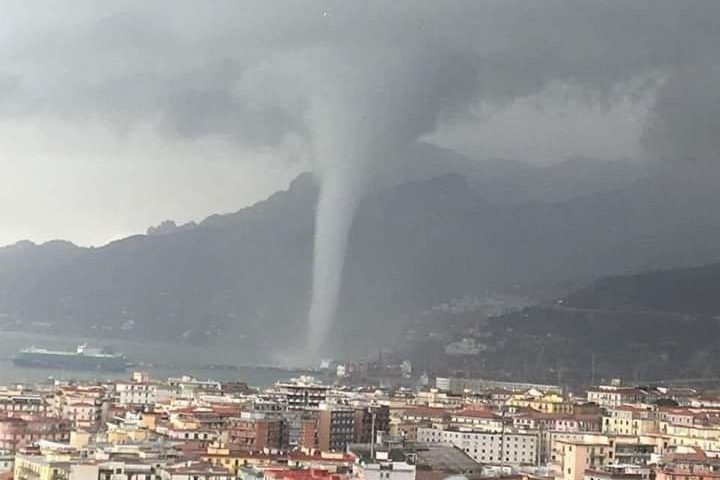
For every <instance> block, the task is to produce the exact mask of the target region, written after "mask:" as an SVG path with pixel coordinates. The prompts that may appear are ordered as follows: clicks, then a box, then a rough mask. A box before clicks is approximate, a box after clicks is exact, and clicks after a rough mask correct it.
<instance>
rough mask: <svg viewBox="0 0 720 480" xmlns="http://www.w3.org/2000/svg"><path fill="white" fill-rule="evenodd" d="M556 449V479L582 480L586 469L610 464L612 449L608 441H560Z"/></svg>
mask: <svg viewBox="0 0 720 480" xmlns="http://www.w3.org/2000/svg"><path fill="white" fill-rule="evenodd" d="M558 447H559V448H558V452H559V458H557V459H556V473H557V474H558V475H557V476H556V478H558V479H562V480H583V479H584V478H585V470H586V469H596V468H599V467H602V466H603V465H607V464H608V463H612V447H611V446H610V443H609V442H608V441H585V440H561V441H560V442H559V444H558Z"/></svg>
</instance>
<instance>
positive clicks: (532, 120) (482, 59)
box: [0, 0, 720, 244]
mask: <svg viewBox="0 0 720 480" xmlns="http://www.w3.org/2000/svg"><path fill="white" fill-rule="evenodd" d="M679 5H680V2H677V1H675V0H638V1H634V2H624V1H621V0H617V1H604V0H598V1H594V2H577V1H571V0H568V1H561V0H547V1H544V2H535V1H529V0H528V1H513V0H503V1H499V0H497V1H490V0H487V1H477V0H472V1H462V0H457V1H455V0H448V1H447V2H438V1H435V0H434V1H430V0H427V1H425V0H413V1H410V0H408V1H404V0H398V1H394V2H386V1H380V0H377V1H372V0H371V1H368V2H356V1H351V0H347V1H341V0H338V1H332V0H325V1H317V0H304V1H301V0H296V1H287V2H268V1H266V0H264V1H259V0H258V1H250V0H248V1H243V2H237V1H229V0H228V1H224V0H217V1H213V2H202V3H198V2H193V1H189V0H188V1H185V0H148V1H135V2H111V1H104V0H68V1H66V2H56V1H54V0H33V1H27V0H7V1H5V2H2V5H0V166H1V167H2V170H1V175H0V226H1V227H2V228H0V244H8V243H12V242H14V241H17V240H19V239H23V238H30V239H32V240H35V241H44V240H48V239H53V238H64V239H69V240H72V241H74V242H77V243H80V244H102V243H104V242H106V241H108V240H111V239H114V238H118V237H120V236H123V235H127V234H132V233H138V232H143V231H144V230H145V228H146V227H147V226H149V225H151V224H156V223H158V222H160V221H162V220H164V219H168V218H172V219H175V220H177V221H179V222H183V221H188V220H200V219H202V218H203V217H204V216H206V215H209V214H212V213H222V212H228V211H234V210H236V209H238V208H240V207H242V206H244V205H247V204H250V203H253V202H254V201H256V200H258V199H261V198H263V197H265V196H266V195H268V194H269V193H271V192H273V191H275V190H277V189H279V188H283V187H285V186H286V185H287V182H288V181H289V180H290V179H291V178H292V177H293V176H294V175H296V174H297V172H299V171H301V170H305V169H308V168H312V167H313V162H312V157H313V156H312V153H311V144H312V137H311V136H310V135H309V134H308V127H307V123H306V119H307V109H308V100H307V99H308V98H312V97H313V95H315V93H316V89H317V87H318V85H322V84H323V82H324V81H325V79H326V75H327V72H328V71H331V70H332V67H333V66H332V65H330V66H329V65H327V63H323V62H320V63H317V62H315V59H316V56H315V55H314V52H316V51H318V50H323V49H329V50H331V51H332V52H333V53H334V54H335V56H332V55H331V56H329V57H323V58H340V57H342V56H343V55H344V54H347V56H348V57H349V58H352V59H353V61H354V62H355V61H357V65H360V67H359V68H361V69H362V71H363V73H364V74H366V75H367V77H368V78H381V75H382V66H383V61H386V60H387V59H386V58H385V57H382V58H381V57H380V55H381V54H378V53H376V52H384V51H385V50H386V49H390V47H392V51H393V52H394V53H393V55H395V56H394V57H392V58H393V59H398V58H399V59H402V58H404V56H405V55H406V54H407V55H412V56H414V57H413V58H416V59H419V60H418V65H423V66H424V65H428V64H429V65H430V66H431V67H433V68H436V69H441V70H442V71H443V73H446V75H440V76H438V77H437V79H438V82H439V84H434V85H433V90H432V91H433V92H434V94H437V95H438V96H439V97H442V98H441V101H439V102H438V105H432V106H428V107H427V109H426V110H423V108H420V107H419V108H416V109H413V110H412V111H411V113H410V115H411V116H412V117H413V118H411V119H410V120H412V121H413V122H415V123H417V124H418V127H417V131H418V132H427V131H433V130H436V132H435V133H434V134H431V135H430V136H429V138H430V139H431V140H432V141H434V142H436V143H438V144H441V145H445V146H450V147H452V148H456V149H457V150H458V151H460V152H462V153H465V154H468V155H470V156H473V157H475V158H484V157H488V156H501V157H512V158H517V159H521V160H525V161H528V162H534V163H541V164H547V163H550V162H552V161H557V160H560V159H562V158H564V157H568V156H574V155H578V154H579V155H583V156H591V157H601V158H609V159H614V158H621V157H641V156H648V155H649V156H651V157H653V158H664V157H667V158H668V159H670V160H672V159H673V158H678V157H684V156H702V157H704V158H710V159H714V158H717V157H718V153H719V152H720V148H719V147H718V139H717V138H718V135H717V134H716V132H717V130H718V128H720V122H719V121H718V119H720V113H719V112H720V106H719V104H718V98H719V95H718V92H719V91H720V90H719V89H720V87H719V85H720V82H718V79H719V78H720V75H718V67H719V66H720V62H719V61H718V59H719V56H720V53H719V52H718V50H720V49H718V48H717V45H720V33H719V32H720V2H717V1H716V0H706V1H692V0H690V1H687V2H682V7H680V6H679ZM448 52H449V53H451V54H452V55H455V54H457V55H456V56H448V55H447V53H448ZM447 58H450V59H451V60H450V61H447V60H445V61H447V62H448V63H447V64H443V63H440V62H441V61H442V60H444V59H447ZM461 64H462V65H461ZM375 65H376V66H377V67H375ZM458 66H462V67H465V66H467V67H468V68H455V67H458ZM438 85H439V86H438ZM420 86H422V87H424V86H423V85H420ZM446 94H447V95H446ZM456 94H457V95H456ZM446 96H447V97H448V98H450V97H453V98H451V100H452V101H450V100H448V101H445V97H446ZM454 98H457V101H454V100H453V99H454ZM458 103H460V104H458ZM431 109H432V110H431ZM423 117H427V119H428V120H427V121H426V120H423ZM421 120H422V121H421Z"/></svg>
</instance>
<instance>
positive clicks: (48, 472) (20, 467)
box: [13, 455, 70, 480]
mask: <svg viewBox="0 0 720 480" xmlns="http://www.w3.org/2000/svg"><path fill="white" fill-rule="evenodd" d="M69 476H70V462H69V461H68V459H66V458H63V459H53V458H51V457H46V456H43V455H16V456H15V468H14V470H13V478H14V479H16V480H67V479H68V478H69Z"/></svg>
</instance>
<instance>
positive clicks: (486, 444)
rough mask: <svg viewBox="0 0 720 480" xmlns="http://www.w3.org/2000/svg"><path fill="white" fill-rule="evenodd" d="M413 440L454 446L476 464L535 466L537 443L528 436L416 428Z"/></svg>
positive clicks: (530, 435) (528, 434) (532, 435)
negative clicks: (415, 436)
mask: <svg viewBox="0 0 720 480" xmlns="http://www.w3.org/2000/svg"><path fill="white" fill-rule="evenodd" d="M417 441H418V443H436V444H442V445H451V446H454V447H457V448H459V449H461V450H462V451H463V452H465V453H466V454H467V455H468V456H470V457H471V458H472V459H473V460H475V461H476V462H478V463H490V464H507V465H536V464H537V461H538V444H539V442H538V438H537V435H535V434H531V433H516V432H505V433H502V432H478V431H469V430H461V429H452V430H450V429H448V430H441V429H436V428H427V427H420V428H418V431H417Z"/></svg>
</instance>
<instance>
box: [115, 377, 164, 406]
mask: <svg viewBox="0 0 720 480" xmlns="http://www.w3.org/2000/svg"><path fill="white" fill-rule="evenodd" d="M115 395H116V401H117V403H119V404H120V405H155V403H156V402H157V385H154V384H152V383H134V382H127V383H124V382H118V383H116V384H115Z"/></svg>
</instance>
